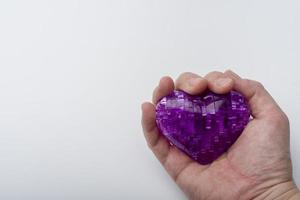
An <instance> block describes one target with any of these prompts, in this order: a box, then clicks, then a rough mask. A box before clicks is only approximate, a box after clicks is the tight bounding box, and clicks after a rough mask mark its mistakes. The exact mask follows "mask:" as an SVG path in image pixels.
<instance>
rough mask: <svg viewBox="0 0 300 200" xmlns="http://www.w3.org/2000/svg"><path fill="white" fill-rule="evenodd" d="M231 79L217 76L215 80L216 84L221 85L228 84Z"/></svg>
mask: <svg viewBox="0 0 300 200" xmlns="http://www.w3.org/2000/svg"><path fill="white" fill-rule="evenodd" d="M231 81H232V79H230V78H219V79H217V80H216V85H217V86H219V87H223V86H225V85H228V84H229V83H230V82H231Z"/></svg>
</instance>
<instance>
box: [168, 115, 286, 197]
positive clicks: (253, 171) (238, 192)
mask: <svg viewBox="0 0 300 200" xmlns="http://www.w3.org/2000/svg"><path fill="white" fill-rule="evenodd" d="M273 118H274V119H275V117H273ZM278 122H279V124H278V125H277V127H273V126H270V127H266V126H265V124H266V122H264V121H259V120H252V121H251V122H250V123H249V124H248V126H247V127H246V129H245V130H244V132H243V133H242V135H241V136H240V137H239V139H238V140H237V142H236V143H235V144H234V145H233V146H232V147H231V148H230V149H229V151H228V152H226V153H224V154H223V155H222V156H221V157H220V158H219V159H218V160H216V161H215V162H213V163H212V164H210V165H207V166H205V167H203V166H201V165H199V164H197V163H196V162H193V161H192V162H191V163H188V164H187V165H186V166H185V167H184V168H183V169H182V171H181V172H180V173H179V174H178V175H177V177H176V183H177V184H178V185H179V187H180V188H182V190H183V191H185V192H186V194H187V195H188V196H189V197H190V198H191V199H222V198H223V199H239V198H245V199H248V198H251V197H254V196H256V195H257V194H258V192H259V189H260V183H261V182H263V181H266V180H268V181H269V182H270V186H271V184H276V183H280V182H282V181H287V180H290V179H291V165H290V160H289V153H288V139H287V138H288V137H286V135H285V133H287V131H286V130H284V129H287V128H288V126H285V125H284V126H283V124H284V123H282V121H278ZM274 134H275V135H278V136H279V137H278V138H274ZM270 141H272V142H271V143H270ZM268 144H269V145H268ZM282 148H284V150H283V149H282ZM170 154H173V155H169V156H170V157H176V158H174V160H180V159H182V156H184V155H183V154H182V153H180V152H178V151H176V150H171V151H170ZM170 165H172V163H170ZM224 172H226V173H224ZM266 172H268V173H266ZM286 172H290V173H286ZM275 175H276V179H274V177H275ZM279 175H280V176H279ZM250 188H251V190H250ZM242 196H243V197H242Z"/></svg>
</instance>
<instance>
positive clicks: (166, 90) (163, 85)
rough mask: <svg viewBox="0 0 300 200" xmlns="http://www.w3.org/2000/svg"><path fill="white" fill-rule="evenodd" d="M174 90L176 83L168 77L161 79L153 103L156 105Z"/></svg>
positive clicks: (154, 93) (154, 92)
mask: <svg viewBox="0 0 300 200" xmlns="http://www.w3.org/2000/svg"><path fill="white" fill-rule="evenodd" d="M173 90H174V81H173V80H172V78H170V77H168V76H164V77H162V78H161V79H160V81H159V84H158V86H157V87H156V88H155V89H154V91H153V96H152V102H153V103H154V104H156V103H157V102H158V101H159V100H160V99H161V98H162V97H164V96H166V95H168V94H170V93H171V92H172V91H173Z"/></svg>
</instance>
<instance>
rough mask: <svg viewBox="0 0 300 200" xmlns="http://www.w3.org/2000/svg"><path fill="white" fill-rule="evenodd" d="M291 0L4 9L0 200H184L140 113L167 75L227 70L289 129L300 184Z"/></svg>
mask: <svg viewBox="0 0 300 200" xmlns="http://www.w3.org/2000/svg"><path fill="white" fill-rule="evenodd" d="M299 10H300V2H299V0H285V1H277V0H251V1H250V0H249V1H240V0H227V1H224V0H219V1H216V0H210V1H204V0H201V1H199V0H197V1H196V0H194V1H192V0H191V1H190V0H182V1H179V0H168V1H164V0H147V1H146V0H127V1H125V0H123V1H122V0H118V1H116V0H97V1H96V0H93V1H92V0H80V1H79V0H74V1H71V0H64V1H62V0H56V1H54V0H48V1H46V0H42V1H41V0H36V1H33V0H28V1H22V0H9V1H8V0H7V1H5V0H3V1H0V199H31V200H35V199H166V200H167V199H172V200H173V199H174V200H181V199H185V197H184V195H183V194H182V193H181V191H180V190H179V189H178V188H177V187H176V185H175V184H174V183H173V181H172V180H171V179H170V178H169V176H168V175H167V174H166V172H165V171H164V170H163V168H162V167H161V166H160V164H159V163H158V162H157V161H156V159H155V158H154V156H153V155H152V154H151V152H150V151H149V150H148V149H147V146H146V143H145V141H144V138H143V136H142V131H141V127H140V104H141V102H142V101H144V100H148V99H150V97H151V94H152V89H153V88H154V87H155V86H156V84H157V83H158V80H159V78H160V77H161V76H163V75H170V76H172V77H174V78H176V77H177V76H178V75H179V74H180V73H181V72H184V71H192V72H196V73H199V74H201V75H205V74H206V73H208V72H209V71H211V70H221V71H223V70H225V69H228V68H231V69H233V70H235V71H236V72H238V73H239V74H240V75H241V76H243V77H248V78H251V79H257V80H259V81H261V82H262V83H263V84H264V85H265V87H266V88H267V89H268V90H269V91H270V93H271V94H272V95H273V96H274V98H275V99H276V100H277V101H278V102H279V104H280V105H281V106H282V108H283V109H284V110H285V111H286V113H287V114H288V116H289V118H290V121H291V151H292V157H293V165H294V172H295V173H294V177H295V179H296V181H297V183H298V185H299V184H300V159H299V156H300V148H299V145H300V135H299V134H300V123H299V120H300V119H299V116H300V106H299V102H300V89H299V86H300V78H299V73H300V70H299V67H300V60H299V53H300V39H299V35H300V28H299V20H300V12H299Z"/></svg>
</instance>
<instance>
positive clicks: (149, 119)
mask: <svg viewBox="0 0 300 200" xmlns="http://www.w3.org/2000/svg"><path fill="white" fill-rule="evenodd" d="M142 127H143V132H144V136H145V139H146V141H147V144H148V146H149V148H150V149H151V150H152V151H153V153H154V155H155V156H156V157H157V159H158V160H159V161H160V162H162V163H164V161H165V159H166V157H167V155H168V152H169V148H170V144H169V142H168V141H167V140H166V139H165V138H164V137H163V136H162V135H161V134H160V133H159V131H158V129H157V126H156V122H155V106H154V105H153V104H152V103H149V102H145V103H143V104H142Z"/></svg>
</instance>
